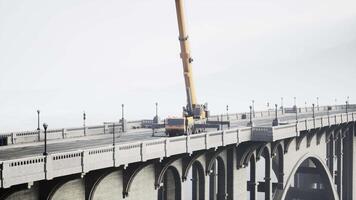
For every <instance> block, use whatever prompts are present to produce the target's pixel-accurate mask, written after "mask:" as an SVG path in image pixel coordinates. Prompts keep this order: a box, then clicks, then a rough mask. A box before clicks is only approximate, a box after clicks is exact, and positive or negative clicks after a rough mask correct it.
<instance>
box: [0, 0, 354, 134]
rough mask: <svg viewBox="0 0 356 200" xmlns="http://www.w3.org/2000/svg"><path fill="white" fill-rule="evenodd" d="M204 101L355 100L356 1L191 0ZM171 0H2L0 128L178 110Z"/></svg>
mask: <svg viewBox="0 0 356 200" xmlns="http://www.w3.org/2000/svg"><path fill="white" fill-rule="evenodd" d="M186 11H187V18H188V28H189V30H188V31H189V35H190V39H191V40H190V42H191V49H192V55H193V58H194V63H193V71H194V79H195V83H196V89H197V95H198V100H199V101H200V102H201V103H204V102H208V103H209V107H210V110H211V111H212V112H213V113H220V112H223V111H224V109H225V105H226V104H229V106H230V109H231V111H247V110H248V106H249V104H250V102H251V100H252V99H255V101H256V109H265V108H266V102H267V101H269V102H271V104H272V103H278V104H279V103H280V97H282V96H283V97H284V99H285V104H286V105H288V104H289V105H291V104H292V103H293V96H296V97H297V101H298V103H299V104H300V105H303V106H304V102H305V101H307V103H308V104H311V103H312V102H315V101H316V100H315V98H316V96H319V97H320V104H334V99H335V97H336V98H337V99H338V102H339V103H344V101H345V98H346V96H348V95H349V96H350V98H351V103H353V102H354V98H356V94H355V83H356V81H355V74H356V1H354V0H338V1H336V0H299V1H292V0H270V1H262V0H248V1H247V0H224V1H216V0H215V1H213V0H194V1H187V0H186ZM177 38H178V30H177V22H176V16H175V7H174V1H173V0H168V1H167V0H145V1H143V0H137V1H121V0H115V1H114V0H106V1H99V0H85V1H84V0H70V1H69V0H63V1H48V0H32V1H25V0H0V94H1V98H0V132H3V131H8V130H23V129H35V128H36V109H37V108H39V109H40V110H41V111H42V120H44V121H46V122H48V124H49V126H50V127H52V128H54V127H64V126H81V124H82V120H81V117H82V112H83V110H85V111H86V112H87V116H88V123H89V124H100V123H101V122H103V121H112V120H115V119H118V118H119V117H120V109H121V103H125V105H126V109H125V110H126V112H127V116H128V118H129V119H140V118H151V117H152V116H153V115H154V102H156V101H158V102H159V103H160V114H161V115H162V116H170V115H180V113H181V110H182V106H183V105H185V100H186V97H185V91H184V81H183V74H182V65H181V61H180V59H179V43H178V40H177Z"/></svg>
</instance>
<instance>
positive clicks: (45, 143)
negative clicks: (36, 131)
mask: <svg viewBox="0 0 356 200" xmlns="http://www.w3.org/2000/svg"><path fill="white" fill-rule="evenodd" d="M47 127H48V125H47V124H46V123H44V124H43V128H44V135H45V139H44V151H43V155H44V156H47V155H48V153H47Z"/></svg>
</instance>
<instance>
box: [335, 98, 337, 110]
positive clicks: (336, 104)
mask: <svg viewBox="0 0 356 200" xmlns="http://www.w3.org/2000/svg"><path fill="white" fill-rule="evenodd" d="M336 106H337V98H335V110H337V107H336Z"/></svg>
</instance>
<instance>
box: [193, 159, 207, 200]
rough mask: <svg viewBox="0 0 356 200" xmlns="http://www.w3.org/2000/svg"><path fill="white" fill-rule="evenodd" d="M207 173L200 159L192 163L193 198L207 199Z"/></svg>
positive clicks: (196, 199)
mask: <svg viewBox="0 0 356 200" xmlns="http://www.w3.org/2000/svg"><path fill="white" fill-rule="evenodd" d="M204 194H205V173H204V167H203V165H202V164H201V163H200V162H199V161H194V163H193V165H192V200H205V195H204Z"/></svg>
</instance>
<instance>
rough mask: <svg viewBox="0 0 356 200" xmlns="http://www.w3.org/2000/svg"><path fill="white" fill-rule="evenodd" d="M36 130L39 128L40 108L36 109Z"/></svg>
mask: <svg viewBox="0 0 356 200" xmlns="http://www.w3.org/2000/svg"><path fill="white" fill-rule="evenodd" d="M37 130H38V131H39V130H40V110H37Z"/></svg>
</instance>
